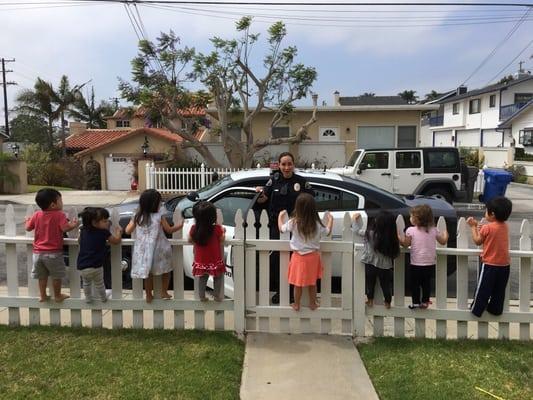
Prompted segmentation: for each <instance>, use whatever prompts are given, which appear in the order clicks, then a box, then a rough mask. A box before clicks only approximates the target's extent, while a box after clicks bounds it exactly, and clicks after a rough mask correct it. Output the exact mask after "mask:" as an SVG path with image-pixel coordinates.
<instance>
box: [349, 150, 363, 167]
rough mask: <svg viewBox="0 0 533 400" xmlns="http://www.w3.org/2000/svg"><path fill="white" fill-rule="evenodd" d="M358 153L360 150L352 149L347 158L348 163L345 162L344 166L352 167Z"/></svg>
mask: <svg viewBox="0 0 533 400" xmlns="http://www.w3.org/2000/svg"><path fill="white" fill-rule="evenodd" d="M360 155H361V150H356V151H354V152H353V154H352V156H351V157H350V159H349V160H348V163H347V164H346V166H348V167H353V166H354V165H355V162H356V161H357V159H358V158H359V156H360Z"/></svg>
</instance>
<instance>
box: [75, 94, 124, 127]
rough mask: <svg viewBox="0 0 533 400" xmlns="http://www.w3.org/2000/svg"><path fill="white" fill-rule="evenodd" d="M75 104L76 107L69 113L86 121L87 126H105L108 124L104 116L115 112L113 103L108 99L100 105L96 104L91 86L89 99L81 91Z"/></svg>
mask: <svg viewBox="0 0 533 400" xmlns="http://www.w3.org/2000/svg"><path fill="white" fill-rule="evenodd" d="M73 105H74V107H73V108H72V109H70V110H69V115H70V116H71V117H72V118H74V119H75V120H76V121H81V122H85V123H86V124H87V128H105V127H106V126H107V124H106V121H105V120H104V117H106V116H108V115H113V113H114V107H113V105H112V104H110V103H108V102H106V101H102V102H100V105H99V106H96V103H95V101H94V88H93V87H91V94H90V96H89V99H88V101H87V99H86V98H85V96H83V94H82V93H81V92H80V95H79V96H78V97H77V98H76V101H75V102H74V104H73Z"/></svg>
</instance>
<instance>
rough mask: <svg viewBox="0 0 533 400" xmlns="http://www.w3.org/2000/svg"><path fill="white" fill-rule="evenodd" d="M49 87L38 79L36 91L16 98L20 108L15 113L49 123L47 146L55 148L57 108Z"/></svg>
mask: <svg viewBox="0 0 533 400" xmlns="http://www.w3.org/2000/svg"><path fill="white" fill-rule="evenodd" d="M49 87H51V85H50V84H49V83H47V82H45V81H44V80H42V79H41V78H37V81H36V82H35V85H34V90H31V89H26V90H23V91H22V92H20V93H19V94H18V96H17V98H16V101H17V102H18V103H19V106H18V107H17V108H16V109H15V111H22V112H24V113H27V114H29V115H35V116H38V117H42V118H44V119H45V120H46V122H47V144H48V147H49V148H50V149H51V148H52V147H54V121H55V120H56V119H57V113H56V107H55V105H54V104H53V102H52V97H51V96H50V90H49Z"/></svg>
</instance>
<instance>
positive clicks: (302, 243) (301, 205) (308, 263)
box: [278, 193, 333, 311]
mask: <svg viewBox="0 0 533 400" xmlns="http://www.w3.org/2000/svg"><path fill="white" fill-rule="evenodd" d="M326 215H327V222H326V226H325V227H324V225H323V224H322V222H321V221H320V218H319V216H318V213H317V211H316V204H315V199H314V198H313V196H311V195H310V194H309V193H301V194H300V195H298V197H297V198H296V203H295V205H294V217H293V218H291V219H289V220H288V221H287V222H284V220H285V217H286V216H287V211H286V210H283V211H282V212H280V214H279V216H278V228H279V231H280V232H292V236H291V241H290V247H291V250H292V251H293V253H292V255H291V259H290V262H289V274H288V280H289V283H290V284H291V285H294V303H292V304H291V307H292V308H293V309H294V311H299V310H300V299H301V297H302V288H303V287H305V286H307V287H308V290H309V302H310V304H309V308H310V309H311V310H316V308H317V307H318V303H317V299H316V281H317V280H318V279H320V278H322V269H323V268H322V260H321V259H320V252H319V250H320V237H321V235H329V234H330V233H331V227H332V226H333V217H332V216H331V214H329V213H327V214H326Z"/></svg>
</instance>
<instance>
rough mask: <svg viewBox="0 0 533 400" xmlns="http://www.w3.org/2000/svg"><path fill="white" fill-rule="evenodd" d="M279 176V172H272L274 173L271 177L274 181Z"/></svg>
mask: <svg viewBox="0 0 533 400" xmlns="http://www.w3.org/2000/svg"><path fill="white" fill-rule="evenodd" d="M280 176H281V175H280V174H279V172H274V175H272V178H273V179H274V180H275V181H278V180H279V178H280Z"/></svg>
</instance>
